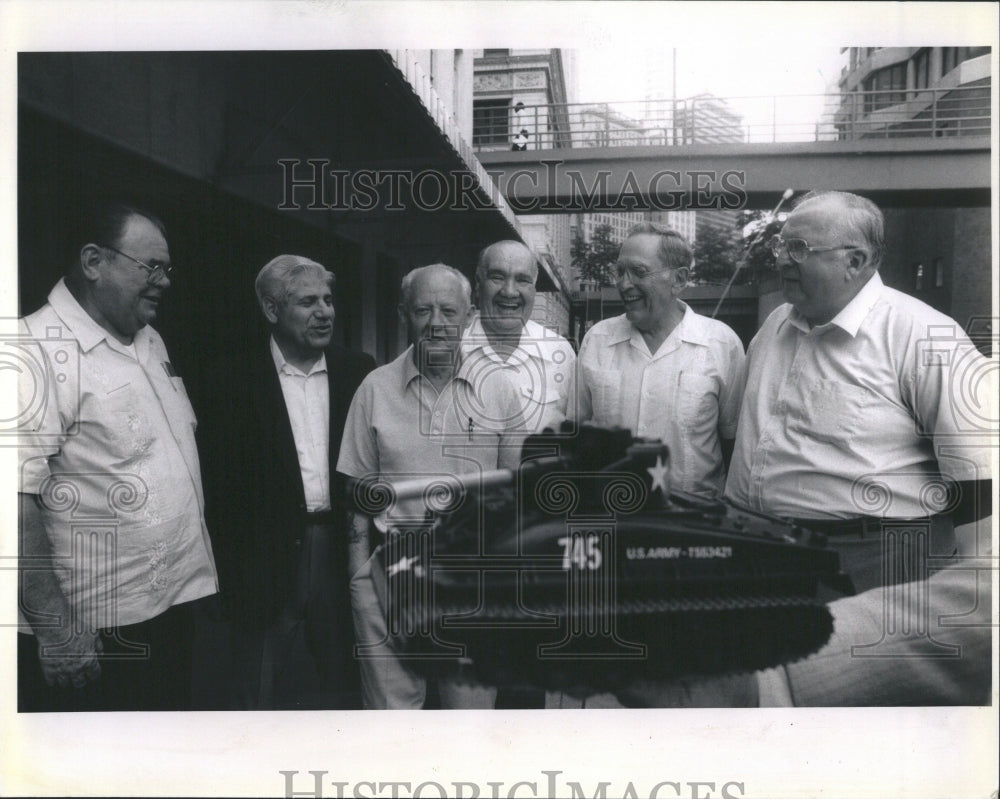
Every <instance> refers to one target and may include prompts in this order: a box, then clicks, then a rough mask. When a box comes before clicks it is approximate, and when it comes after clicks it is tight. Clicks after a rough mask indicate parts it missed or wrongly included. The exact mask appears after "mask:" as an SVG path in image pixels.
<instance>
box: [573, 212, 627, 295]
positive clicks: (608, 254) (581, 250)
mask: <svg viewBox="0 0 1000 799" xmlns="http://www.w3.org/2000/svg"><path fill="white" fill-rule="evenodd" d="M619 249H621V244H619V243H618V242H616V241H615V240H614V239H612V237H611V225H598V226H597V227H596V228H594V235H593V236H592V237H591V239H590V241H586V240H585V239H584V238H583V233H582V232H581V231H579V230H577V231H576V235H575V236H574V237H573V244H572V247H571V249H570V256H571V258H572V264H573V268H574V269H575V270H576V273H577V276H578V277H579V278H580V280H588V281H593V282H595V283H597V285H598V286H602V287H603V286H613V285H614V284H615V272H614V264H615V262H616V261H617V260H618V250H619Z"/></svg>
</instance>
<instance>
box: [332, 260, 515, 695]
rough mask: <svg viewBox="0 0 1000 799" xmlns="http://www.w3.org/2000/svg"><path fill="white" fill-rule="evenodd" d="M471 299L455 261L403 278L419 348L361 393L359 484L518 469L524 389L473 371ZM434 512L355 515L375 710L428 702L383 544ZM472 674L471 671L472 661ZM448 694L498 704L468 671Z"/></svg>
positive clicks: (354, 442)
mask: <svg viewBox="0 0 1000 799" xmlns="http://www.w3.org/2000/svg"><path fill="white" fill-rule="evenodd" d="M471 294H472V290H471V286H470V284H469V281H468V279H467V278H466V277H465V276H464V275H463V274H462V273H461V272H459V271H458V270H456V269H454V268H452V267H450V266H446V265H444V264H433V265H431V266H425V267H421V268H418V269H414V270H413V271H411V272H409V273H408V274H407V275H406V276H405V277H404V278H403V282H402V286H401V301H400V304H399V315H400V319H401V321H402V322H404V323H405V324H406V328H407V333H408V337H409V341H410V346H409V348H407V349H406V351H404V352H403V354H402V355H400V356H399V357H398V358H396V359H395V360H394V361H392V362H391V363H388V364H386V365H385V366H382V367H380V368H378V369H376V370H375V371H373V372H372V373H371V374H370V375H368V376H367V377H366V378H365V379H364V381H363V382H362V383H361V386H360V387H359V388H358V391H357V393H356V394H355V396H354V400H353V402H352V403H351V409H350V411H349V413H348V415H347V423H346V425H345V428H344V441H343V445H342V447H341V451H340V460H339V461H338V463H337V471H339V472H341V473H343V474H344V475H346V476H347V477H348V478H351V480H352V481H362V480H371V479H374V480H389V481H392V480H402V479H411V478H414V477H418V476H425V477H433V476H440V477H442V478H444V479H447V478H449V477H451V476H457V475H468V474H470V473H471V474H475V473H477V472H480V473H481V472H488V471H492V470H494V469H516V468H517V466H518V463H519V459H520V448H521V438H522V436H521V432H522V431H523V427H524V424H523V421H522V417H521V405H520V402H519V401H518V398H517V395H516V394H515V393H514V389H513V387H512V386H511V384H510V383H509V382H508V381H507V379H506V378H505V377H504V375H503V373H502V372H500V371H497V370H484V371H483V370H473V369H470V363H469V361H467V360H465V359H463V358H462V357H461V348H460V345H461V341H462V333H463V332H464V330H465V328H466V326H467V325H468V324H469V320H470V318H471V316H472V296H471ZM424 515H425V507H424V503H423V500H422V499H420V498H418V499H416V500H401V501H400V502H398V503H397V504H396V505H395V506H394V507H391V508H389V509H387V510H386V511H385V512H384V513H380V514H378V515H377V516H374V517H373V515H372V514H371V512H369V513H366V512H365V508H363V507H357V508H356V509H355V511H354V513H353V522H352V533H351V535H352V538H351V545H350V546H351V554H350V563H351V571H352V573H353V574H354V577H353V578H352V580H351V599H352V603H353V609H354V620H355V629H356V632H357V638H358V643H359V645H360V647H361V649H359V658H360V663H361V680H362V694H363V699H364V706H365V707H366V708H371V709H392V708H411V709H417V708H421V707H423V705H424V700H425V697H426V684H425V682H424V680H423V679H422V678H421V677H420V676H419V675H417V674H416V673H414V672H413V671H412V670H410V669H409V668H408V667H407V666H406V664H405V663H404V662H403V661H402V660H401V659H400V657H399V656H398V654H397V651H396V649H395V647H394V646H393V642H392V639H391V638H390V637H389V635H388V624H387V619H386V613H387V609H388V608H389V604H390V603H389V602H388V601H387V597H386V592H387V588H386V563H385V562H384V560H383V554H384V552H385V549H384V546H383V545H382V540H381V538H379V537H378V536H379V535H380V534H382V533H385V532H389V533H390V534H391V531H392V528H393V527H395V526H401V525H405V524H406V523H408V522H409V523H411V524H412V523H418V524H419V523H420V522H421V521H422V520H423V519H424ZM370 541H371V542H372V543H375V544H376V546H375V548H374V552H372V550H371V549H370V545H369V542H370ZM467 670H468V664H464V665H462V666H460V672H461V671H467ZM438 693H439V697H440V702H441V706H442V707H445V708H474V707H475V708H491V707H493V705H494V702H495V698H496V689H494V688H490V687H487V686H484V685H481V684H480V683H478V682H477V681H476V680H475V679H474V678H473V677H472V675H471V674H468V673H458V674H456V675H455V678H454V679H442V680H440V681H439V682H438Z"/></svg>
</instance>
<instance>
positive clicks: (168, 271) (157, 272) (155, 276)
mask: <svg viewBox="0 0 1000 799" xmlns="http://www.w3.org/2000/svg"><path fill="white" fill-rule="evenodd" d="M100 246H101V247H103V248H104V249H105V250H111V252H115V253H118V254H119V255H121V256H123V257H125V258H128V259H129V260H130V261H131V262H132V263H134V264H138V265H139V266H141V267H142V268H143V269H145V270H146V277H147V278H148V280H149V281H150V282H151V283H152V282H155V281H157V280H159V279H160V278H161V277H164V276H165V277H170V276H171V275H172V274H173V272H174V268H173V266H171V265H170V264H165V265H164V264H156V266H150V265H149V264H147V263H145V262H143V261H140V260H139V259H138V258H134V257H133V256H131V255H129V254H128V253H127V252H122V251H121V250H119V249H116V248H114V247H112V246H111V245H110V244H102V245H100Z"/></svg>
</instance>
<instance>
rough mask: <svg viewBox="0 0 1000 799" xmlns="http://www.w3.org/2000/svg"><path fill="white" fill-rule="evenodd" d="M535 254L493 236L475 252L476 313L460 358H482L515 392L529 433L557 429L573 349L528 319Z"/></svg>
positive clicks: (563, 414) (564, 412) (564, 408)
mask: <svg viewBox="0 0 1000 799" xmlns="http://www.w3.org/2000/svg"><path fill="white" fill-rule="evenodd" d="M537 280H538V259H537V258H536V256H535V254H534V253H533V252H532V251H531V250H529V249H528V248H527V247H526V246H525V245H524V244H522V243H521V242H519V241H509V240H508V241H498V242H495V243H494V244H491V245H489V246H488V247H486V248H484V249H483V250H482V252H480V253H479V259H478V261H477V263H476V278H475V299H476V304H477V305H478V308H479V312H478V314H477V315H476V316H475V317H474V318H473V319H472V321H471V322H470V324H469V327H468V330H467V331H466V334H465V338H464V339H463V341H462V355H463V357H464V358H466V359H485V361H484V362H485V364H486V365H487V366H492V367H494V368H496V369H499V370H502V371H503V373H504V375H506V377H507V379H508V380H509V381H510V382H511V384H512V385H513V386H514V388H515V390H516V391H517V394H518V398H519V400H520V402H521V410H522V413H523V415H524V422H525V425H526V427H527V429H528V431H530V432H541V431H542V430H543V429H545V428H546V427H549V428H552V429H557V428H558V427H559V423H560V422H561V421H562V420H563V419H565V418H566V415H567V396H568V387H569V383H570V375H571V373H572V370H573V366H574V363H575V361H576V354H575V353H574V352H573V348H572V347H571V346H570V343H569V342H568V341H567V340H566V339H564V338H563V337H562V336H560V335H559V334H558V333H554V332H552V331H551V330H548V329H547V328H545V327H543V326H542V325H540V324H538V323H537V322H534V321H532V319H531V312H532V309H533V308H534V305H535V283H536V282H537Z"/></svg>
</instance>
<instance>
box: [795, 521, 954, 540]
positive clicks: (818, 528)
mask: <svg viewBox="0 0 1000 799" xmlns="http://www.w3.org/2000/svg"><path fill="white" fill-rule="evenodd" d="M948 518H949V517H947V516H921V517H918V518H916V519H891V518H883V517H881V516H859V517H857V518H855V519H801V518H794V519H792V520H791V521H792V523H793V524H797V525H798V526H799V527H805V528H806V529H807V530H813V531H815V532H817V533H823V535H826V536H830V537H831V538H832V537H836V536H846V535H853V536H859V537H862V538H864V537H866V536H876V535H881V534H882V530H883V528H884V527H885V526H886V525H890V526H913V527H923V526H934V527H937V526H939V525H940V524H941V523H942V521H944V520H945V519H948Z"/></svg>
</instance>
